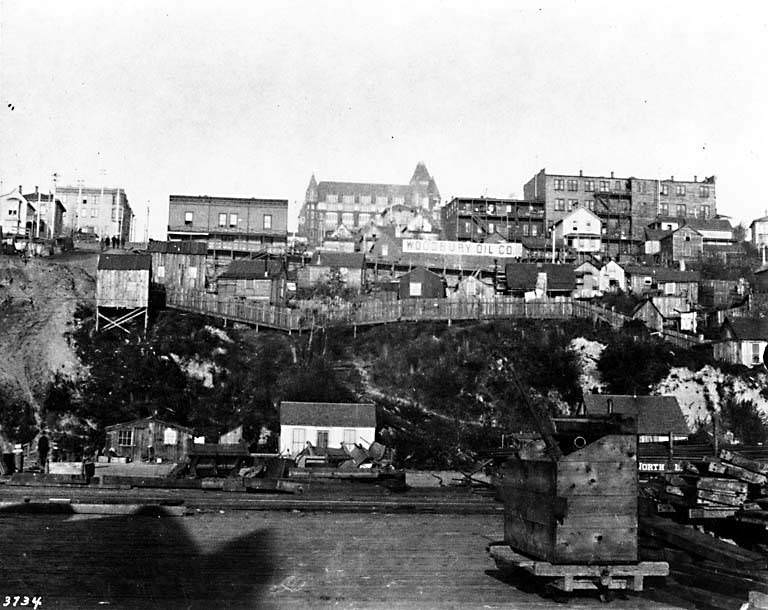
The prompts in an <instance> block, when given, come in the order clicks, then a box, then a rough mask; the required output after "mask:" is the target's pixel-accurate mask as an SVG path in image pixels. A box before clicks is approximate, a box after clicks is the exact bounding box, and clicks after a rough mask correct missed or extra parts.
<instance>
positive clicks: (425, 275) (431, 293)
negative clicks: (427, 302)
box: [399, 267, 445, 299]
mask: <svg viewBox="0 0 768 610" xmlns="http://www.w3.org/2000/svg"><path fill="white" fill-rule="evenodd" d="M399 294H400V298H401V299H412V298H426V299H442V298H444V297H445V282H444V281H443V278H442V277H440V276H439V275H438V274H437V273H433V272H432V271H430V270H429V269H426V268H425V267H416V268H415V269H413V270H412V271H409V272H408V273H406V274H404V275H401V276H400V292H399Z"/></svg>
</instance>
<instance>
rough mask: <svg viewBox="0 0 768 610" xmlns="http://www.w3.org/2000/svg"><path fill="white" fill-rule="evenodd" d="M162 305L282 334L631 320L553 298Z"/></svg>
mask: <svg viewBox="0 0 768 610" xmlns="http://www.w3.org/2000/svg"><path fill="white" fill-rule="evenodd" d="M166 306H167V307H169V308H171V309H178V310H181V311H190V312H194V313H199V314H203V315H207V316H213V317H217V318H221V319H223V320H225V321H229V320H231V321H233V322H241V323H244V324H250V325H252V326H257V327H258V326H263V327H266V328H274V329H277V330H282V331H285V332H289V333H291V332H301V331H304V330H309V329H310V328H313V327H315V328H318V327H328V326H353V327H357V326H368V325H374V324H388V323H394V322H423V321H427V320H433V321H447V322H450V321H460V320H497V319H535V320H568V319H571V318H583V319H592V320H594V321H595V322H597V321H602V322H606V323H608V324H610V325H611V326H612V327H614V328H620V327H621V326H623V325H624V323H625V322H627V321H629V320H630V319H631V318H629V317H628V316H624V315H622V314H620V313H617V312H614V311H610V310H607V309H604V308H602V307H598V306H595V305H591V304H589V303H585V302H582V301H575V300H572V299H557V300H546V301H532V302H526V301H524V300H523V299H519V298H513V297H496V298H494V299H486V300H473V301H458V300H453V299H404V300H398V301H390V302H385V301H364V302H361V303H345V304H343V305H341V306H334V307H330V306H318V307H317V308H314V309H303V310H299V309H292V308H288V307H277V306H274V305H269V304H266V303H258V302H252V301H251V302H249V301H245V300H236V299H232V298H222V297H220V296H218V295H215V294H209V293H205V292H198V291H189V290H187V291H168V293H167V294H166Z"/></svg>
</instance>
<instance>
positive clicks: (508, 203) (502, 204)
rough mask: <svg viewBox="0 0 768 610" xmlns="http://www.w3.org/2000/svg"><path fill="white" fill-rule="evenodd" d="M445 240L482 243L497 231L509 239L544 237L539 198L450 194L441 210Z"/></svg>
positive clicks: (541, 207)
mask: <svg viewBox="0 0 768 610" xmlns="http://www.w3.org/2000/svg"><path fill="white" fill-rule="evenodd" d="M441 218H442V232H443V236H444V238H445V239H448V240H454V241H477V242H482V241H485V240H486V239H488V238H489V237H490V236H491V235H494V234H498V235H501V237H503V238H504V239H507V240H509V241H515V240H521V239H523V238H529V237H544V236H545V235H546V233H545V226H544V204H543V203H542V202H540V201H520V200H517V199H494V198H487V197H454V198H453V199H451V201H449V202H448V203H447V204H445V206H443V208H442V210H441Z"/></svg>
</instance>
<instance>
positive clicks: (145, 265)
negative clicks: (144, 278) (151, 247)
mask: <svg viewBox="0 0 768 610" xmlns="http://www.w3.org/2000/svg"><path fill="white" fill-rule="evenodd" d="M151 268H152V257H151V256H150V255H149V254H102V255H100V256H99V265H98V267H97V269H99V270H119V271H136V270H138V271H144V270H146V271H149V270H150V269H151Z"/></svg>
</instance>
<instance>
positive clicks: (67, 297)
mask: <svg viewBox="0 0 768 610" xmlns="http://www.w3.org/2000/svg"><path fill="white" fill-rule="evenodd" d="M95 263H96V257H95V255H90V254H89V255H80V256H69V257H67V258H62V259H55V258H54V259H43V258H35V259H30V260H29V261H28V262H27V263H24V262H23V261H22V260H20V259H19V258H18V257H16V256H7V255H5V256H0V328H1V329H2V330H1V331H0V354H2V355H3V357H2V358H0V397H1V398H3V399H4V401H5V402H6V403H12V402H15V403H22V404H29V405H31V406H32V407H33V408H34V409H35V412H36V413H37V412H38V411H39V406H40V404H41V401H42V400H43V399H44V393H45V389H46V385H47V383H48V382H49V381H50V380H51V379H53V376H54V374H55V373H56V372H57V371H58V372H60V373H62V374H64V375H66V376H68V377H77V376H78V375H80V374H81V373H82V372H83V371H82V367H81V365H80V363H79V362H78V360H77V357H76V355H75V352H74V347H73V346H72V345H71V344H70V342H69V340H68V338H67V333H68V332H69V331H70V330H72V328H73V326H72V325H73V324H74V313H75V309H76V307H77V304H78V302H91V303H92V302H93V299H94V296H95Z"/></svg>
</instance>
